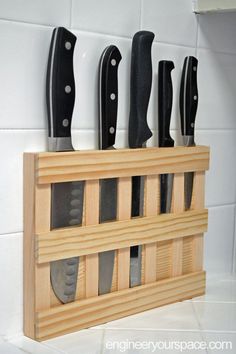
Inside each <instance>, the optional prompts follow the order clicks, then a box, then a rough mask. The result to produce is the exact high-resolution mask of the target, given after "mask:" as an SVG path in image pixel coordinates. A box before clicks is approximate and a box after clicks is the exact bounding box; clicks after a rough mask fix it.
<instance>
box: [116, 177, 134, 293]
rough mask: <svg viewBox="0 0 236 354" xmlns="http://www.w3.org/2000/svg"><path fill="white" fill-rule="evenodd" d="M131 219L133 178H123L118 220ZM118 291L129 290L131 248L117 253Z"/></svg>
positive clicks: (120, 189)
mask: <svg viewBox="0 0 236 354" xmlns="http://www.w3.org/2000/svg"><path fill="white" fill-rule="evenodd" d="M130 218H131V177H123V178H120V179H119V182H118V220H120V221H121V220H128V219H130ZM117 261H118V277H117V282H118V290H122V289H128V288H129V269H130V248H129V247H127V248H123V249H120V250H118V251H117Z"/></svg>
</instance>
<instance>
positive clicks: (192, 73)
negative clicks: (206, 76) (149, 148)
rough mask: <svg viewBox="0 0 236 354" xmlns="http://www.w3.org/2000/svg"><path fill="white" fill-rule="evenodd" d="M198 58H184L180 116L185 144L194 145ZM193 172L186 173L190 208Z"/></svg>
mask: <svg viewBox="0 0 236 354" xmlns="http://www.w3.org/2000/svg"><path fill="white" fill-rule="evenodd" d="M197 67H198V60H197V59H196V58H195V57H193V56H189V57H186V58H185V59H184V65H183V71H182V78H181V86H180V103H179V105H180V118H181V132H182V136H183V142H184V145H185V146H194V145H195V141H194V129H195V118H196V113H197V106H198V88H197ZM193 178H194V173H193V172H187V173H185V174H184V193H185V209H186V210H187V209H189V208H190V206H191V201H192V191H193Z"/></svg>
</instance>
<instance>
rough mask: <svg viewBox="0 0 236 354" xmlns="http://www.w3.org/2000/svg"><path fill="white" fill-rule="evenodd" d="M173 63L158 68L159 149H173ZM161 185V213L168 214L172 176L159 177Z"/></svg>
mask: <svg viewBox="0 0 236 354" xmlns="http://www.w3.org/2000/svg"><path fill="white" fill-rule="evenodd" d="M174 67H175V66H174V63H173V61H169V60H162V61H160V62H159V66H158V123H159V124H158V127H159V130H158V131H159V147H173V146H174V140H173V139H172V138H171V136H170V119H171V110H172V100H173V86H172V79H171V71H172V70H173V69H174ZM160 183H161V213H170V210H171V200H172V188H173V174H172V173H170V174H163V175H161V176H160Z"/></svg>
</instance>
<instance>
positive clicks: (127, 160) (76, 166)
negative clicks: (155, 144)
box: [36, 146, 209, 184]
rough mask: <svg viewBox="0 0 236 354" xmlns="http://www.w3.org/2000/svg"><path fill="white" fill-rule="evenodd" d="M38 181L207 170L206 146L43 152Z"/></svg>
mask: <svg viewBox="0 0 236 354" xmlns="http://www.w3.org/2000/svg"><path fill="white" fill-rule="evenodd" d="M36 159H37V177H38V178H37V182H38V183H40V184H41V183H56V182H66V181H79V180H90V179H98V178H112V177H130V176H135V175H137V176H144V175H152V174H162V173H179V172H188V171H203V170H207V169H208V168H209V148H208V147H206V146H194V147H188V148H187V149H186V147H174V148H146V149H133V150H132V149H119V150H100V151H94V150H92V151H77V152H61V153H60V154H58V153H53V152H51V153H39V154H36Z"/></svg>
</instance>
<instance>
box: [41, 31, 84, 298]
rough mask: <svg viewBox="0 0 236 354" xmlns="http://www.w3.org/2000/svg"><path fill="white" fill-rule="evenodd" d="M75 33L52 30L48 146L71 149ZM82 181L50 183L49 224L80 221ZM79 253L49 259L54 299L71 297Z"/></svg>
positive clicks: (54, 149)
mask: <svg viewBox="0 0 236 354" xmlns="http://www.w3.org/2000/svg"><path fill="white" fill-rule="evenodd" d="M75 42H76V37H75V36H74V35H73V34H72V33H71V32H69V31H68V30H66V29H65V28H63V27H58V28H55V29H54V30H53V34H52V39H51V45H50V51H49V59H48V68H47V84H46V99H47V111H48V127H49V139H48V141H49V150H50V151H71V150H73V146H72V141H71V120H72V113H73V108H74V102H75V82H74V73H73V53H74V47H75ZM83 191H84V182H83V181H82V182H70V183H56V184H53V185H52V205H51V228H52V229H54V228H59V227H66V226H72V225H79V224H81V222H82V211H83ZM78 265H79V257H73V258H69V259H64V260H60V261H55V262H51V264H50V276H51V284H52V288H53V290H54V293H55V295H56V296H57V297H58V299H59V300H60V301H61V302H63V303H67V302H70V301H73V300H74V299H75V294H76V284H77V274H78Z"/></svg>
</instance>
